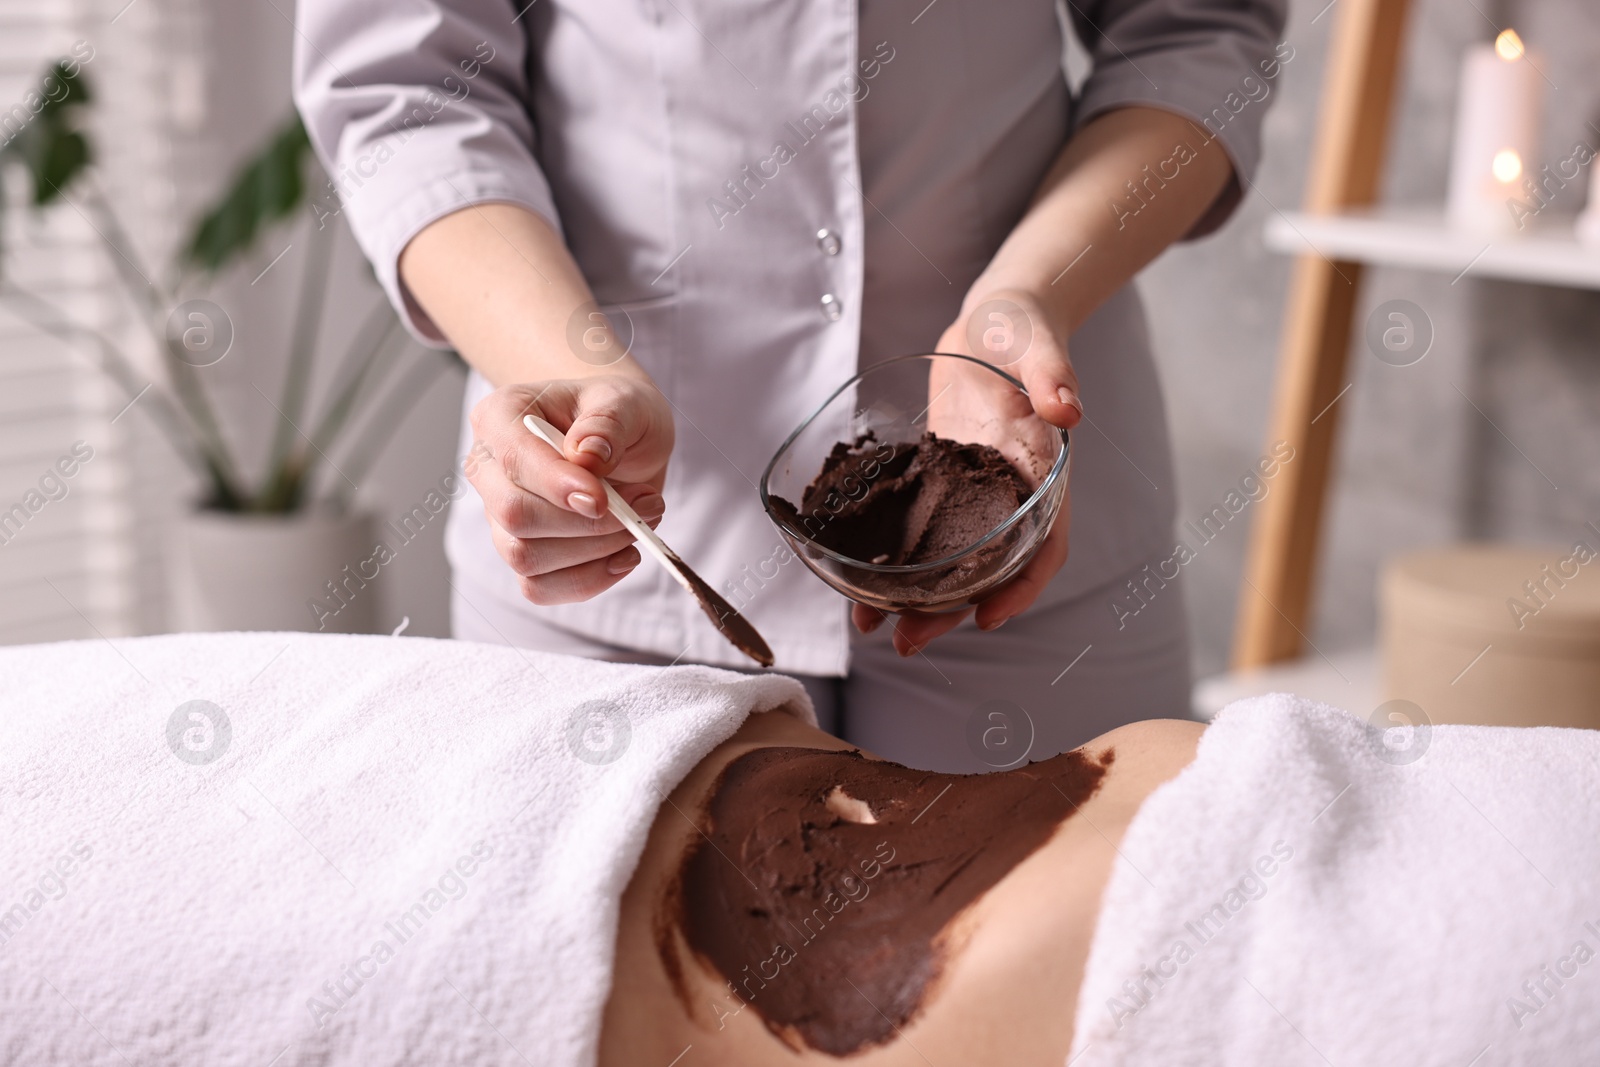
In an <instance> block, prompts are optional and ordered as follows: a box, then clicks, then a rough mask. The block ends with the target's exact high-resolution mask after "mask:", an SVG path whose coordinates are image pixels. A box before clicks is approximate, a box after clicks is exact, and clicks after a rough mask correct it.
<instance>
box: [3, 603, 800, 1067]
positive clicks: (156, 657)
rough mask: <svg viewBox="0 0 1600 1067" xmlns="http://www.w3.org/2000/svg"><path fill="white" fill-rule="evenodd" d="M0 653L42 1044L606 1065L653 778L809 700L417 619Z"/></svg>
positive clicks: (26, 989)
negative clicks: (603, 1045)
mask: <svg viewBox="0 0 1600 1067" xmlns="http://www.w3.org/2000/svg"><path fill="white" fill-rule="evenodd" d="M0 678H3V679H4V680H5V683H4V687H3V688H0V1063H3V1064H19V1065H21V1064H26V1065H28V1067H49V1065H62V1067H66V1065H71V1067H96V1065H101V1064H105V1065H116V1067H126V1065H127V1064H130V1063H135V1064H139V1065H141V1067H153V1065H162V1064H172V1065H180V1064H181V1065H183V1067H199V1065H202V1064H204V1065H205V1067H230V1065H238V1067H268V1065H269V1064H270V1065H274V1067H309V1065H332V1064H341V1065H342V1064H349V1065H360V1067H379V1065H383V1064H399V1063H408V1064H428V1065H429V1067H446V1065H451V1064H462V1065H466V1064H472V1065H474V1067H483V1065H494V1064H507V1065H510V1064H518V1065H523V1067H525V1065H527V1064H538V1065H540V1067H546V1065H562V1067H565V1065H588V1064H592V1063H593V1062H594V1061H595V1056H596V1045H597V1043H598V1038H599V1027H600V1015H601V1010H602V1008H603V1006H604V1003H605V999H606V996H607V994H608V992H609V990H610V982H611V962H612V953H613V948H614V941H615V937H616V925H617V909H618V902H619V900H620V898H621V895H622V890H623V888H624V887H625V886H626V884H627V882H628V879H629V877H630V876H631V874H632V872H633V869H634V867H635V866H636V864H637V862H638V858H639V854H640V852H641V850H642V848H643V845H644V839H645V836H646V833H647V831H648V829H649V826H650V823H651V821H652V819H653V818H654V816H655V813H656V810H657V808H658V807H659V805H660V803H661V797H662V794H663V793H664V792H666V791H670V790H671V789H672V788H673V787H674V786H675V785H677V783H678V782H679V781H681V780H682V778H683V776H684V775H685V774H686V773H687V772H688V770H689V769H690V768H691V767H693V766H694V765H695V763H697V762H698V761H699V760H700V759H701V758H702V757H703V756H705V755H706V754H707V753H708V752H709V751H710V750H711V749H712V748H713V747H715V746H716V745H717V744H718V743H720V742H721V741H723V740H724V739H726V738H727V737H728V736H730V735H731V734H732V733H733V732H734V731H735V730H736V729H737V728H738V726H739V724H740V723H741V722H743V720H744V719H745V717H746V716H747V715H748V714H750V713H751V712H757V711H767V710H772V709H776V708H780V707H784V708H787V709H788V710H789V711H790V712H792V713H793V714H795V715H797V716H800V717H802V718H807V719H810V716H811V710H810V704H809V703H808V702H807V700H806V697H805V694H804V691H803V690H802V688H801V687H800V686H799V684H798V683H796V682H794V681H793V680H792V679H787V678H783V677H781V676H777V675H765V676H745V675H738V674H734V673H730V672H725V671H717V670H711V669H707V668H700V667H681V668H671V669H666V670H661V669H655V668H644V667H628V666H616V665H610V664H604V663H596V662H591V661H587V660H578V659H571V658H568V657H563V656H547V655H538V654H534V653H524V652H521V651H516V650H512V649H507V648H493V647H489V646H484V645H472V644H465V643H460V642H445V641H430V640H419V639H409V638H373V637H337V636H312V635H295V634H251V635H244V634H219V635H207V636H177V637H161V638H145V639H136V640H119V641H116V642H114V643H113V642H106V641H94V642H80V643H71V644H61V645H45V646H35V647H28V648H11V649H4V650H0ZM191 701H206V702H209V703H207V704H191V703H190V702H191ZM217 709H220V714H219V713H218V710H217ZM224 716H225V719H226V721H225V722H224ZM811 721H814V720H811Z"/></svg>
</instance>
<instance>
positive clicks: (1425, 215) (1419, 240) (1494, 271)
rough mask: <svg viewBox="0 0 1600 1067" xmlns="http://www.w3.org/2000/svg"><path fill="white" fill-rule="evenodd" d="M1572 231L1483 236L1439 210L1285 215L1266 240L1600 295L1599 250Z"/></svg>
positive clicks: (1543, 221) (1563, 225)
mask: <svg viewBox="0 0 1600 1067" xmlns="http://www.w3.org/2000/svg"><path fill="white" fill-rule="evenodd" d="M1572 227H1573V220H1572V218H1571V216H1566V217H1562V218H1544V217H1541V218H1539V219H1535V220H1534V222H1533V223H1532V224H1531V225H1530V226H1529V228H1528V232H1527V233H1525V234H1519V235H1517V236H1514V237H1485V236H1482V235H1478V234H1473V233H1471V232H1463V231H1460V230H1455V229H1452V228H1450V227H1449V226H1448V225H1446V224H1445V221H1444V213H1443V212H1442V211H1439V210H1429V209H1426V208H1396V207H1381V208H1370V209H1363V210H1359V211H1355V210H1352V211H1346V212H1341V213H1339V214H1337V215H1307V214H1304V213H1302V212H1280V213H1278V214H1276V215H1274V216H1272V218H1270V219H1269V220H1268V221H1267V225H1266V229H1265V232H1264V233H1263V235H1262V236H1263V240H1264V241H1265V242H1266V245H1267V247H1268V248H1270V249H1271V250H1272V251H1274V252H1284V253H1289V254H1296V255H1298V254H1300V253H1304V252H1312V253H1315V254H1319V255H1323V256H1326V257H1327V258H1329V259H1336V260H1350V261H1353V262H1357V263H1382V264H1387V265H1389V266H1395V267H1413V268H1416V269H1418V270H1431V271H1439V272H1442V273H1446V274H1450V275H1452V276H1454V275H1458V274H1463V273H1465V275H1466V276H1467V277H1469V278H1505V279H1509V280H1511V281H1521V282H1533V283H1537V284H1543V285H1560V286H1566V287H1569V288H1574V289H1600V248H1591V247H1586V246H1584V245H1581V244H1579V243H1578V239H1577V237H1576V236H1575V235H1574V233H1573V228H1572Z"/></svg>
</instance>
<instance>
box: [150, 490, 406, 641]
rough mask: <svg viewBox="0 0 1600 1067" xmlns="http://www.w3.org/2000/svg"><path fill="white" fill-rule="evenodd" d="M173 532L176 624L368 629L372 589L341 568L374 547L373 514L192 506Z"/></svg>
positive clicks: (373, 611) (185, 627)
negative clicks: (175, 542)
mask: <svg viewBox="0 0 1600 1067" xmlns="http://www.w3.org/2000/svg"><path fill="white" fill-rule="evenodd" d="M179 535H180V536H179V544H180V545H181V546H182V551H181V553H180V558H179V559H176V560H174V561H173V564H174V566H173V590H172V592H173V612H174V621H175V623H176V624H177V628H178V629H179V630H182V631H185V632H194V631H215V630H300V631H317V630H322V631H324V632H328V633H371V632H372V630H373V627H374V623H375V620H376V619H377V614H378V613H377V593H378V590H377V588H376V587H375V586H374V585H373V584H372V583H371V582H365V583H363V582H361V580H360V578H359V577H356V578H354V579H353V580H352V578H351V574H350V573H347V572H346V567H350V568H351V570H352V572H353V571H354V568H355V565H357V564H359V563H360V562H361V561H362V560H364V559H366V558H367V557H368V556H370V555H371V554H372V546H373V535H372V516H370V515H367V514H365V513H354V514H345V515H333V514H327V513H319V512H307V513H304V514H296V515H240V514H234V513H231V512H225V511H208V510H196V511H192V512H190V513H189V514H188V515H186V516H184V518H183V519H182V520H181V521H180V529H179ZM330 582H331V583H333V584H334V589H330V588H329V584H328V583H330ZM335 590H337V592H335ZM319 606H320V607H319Z"/></svg>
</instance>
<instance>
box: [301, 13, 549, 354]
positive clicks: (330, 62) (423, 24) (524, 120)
mask: <svg viewBox="0 0 1600 1067" xmlns="http://www.w3.org/2000/svg"><path fill="white" fill-rule="evenodd" d="M516 19H517V8H515V7H513V6H512V5H511V3H510V2H509V0H300V4H299V11H298V13H297V16H296V21H297V28H298V31H299V32H298V33H297V34H296V39H295V53H294V99H295V105H296V106H297V107H298V108H299V110H300V114H301V116H302V118H303V119H304V121H305V125H306V131H307V133H308V134H309V135H310V138H311V143H312V145H313V146H314V148H315V149H316V152H317V155H318V157H319V158H320V159H321V160H322V163H323V166H324V167H325V168H327V171H328V174H329V176H330V178H331V179H332V184H333V187H334V190H336V192H337V205H336V206H337V209H339V210H342V212H343V214H344V216H345V218H346V219H347V220H348V222H349V224H350V228H351V230H352V231H353V232H354V233H355V237H356V241H357V242H358V243H359V244H360V246H361V249H362V251H364V252H365V253H366V255H367V258H368V259H369V260H371V262H372V265H373V268H374V270H375V271H376V272H377V275H378V280H379V282H380V283H381V284H382V285H383V288H384V291H385V292H386V293H387V294H388V296H389V299H390V300H391V301H392V302H393V303H394V306H395V308H396V309H397V310H398V311H399V312H400V314H401V316H402V318H403V319H404V321H405V323H406V325H407V327H408V328H409V329H410V330H411V332H412V333H413V334H415V335H416V336H417V338H418V339H419V340H421V341H423V342H424V343H427V344H431V345H435V346H439V347H443V346H444V345H445V340H444V337H443V335H442V334H441V333H440V331H439V329H438V327H437V326H435V325H434V324H433V322H432V321H431V320H429V318H428V317H427V315H426V314H425V313H424V312H423V311H422V309H421V308H420V307H419V306H418V305H417V303H416V301H415V300H413V299H412V298H411V296H410V294H408V293H407V292H406V290H405V286H404V284H403V283H402V282H401V280H400V277H399V258H400V253H401V252H402V251H403V250H404V249H405V246H406V243H407V242H409V241H410V240H411V238H412V237H414V236H416V234H417V233H418V232H419V231H420V230H422V229H423V228H424V227H425V226H427V225H428V224H429V223H430V222H432V221H434V220H435V219H437V218H440V217H441V216H443V215H447V214H449V213H450V212H452V211H456V210H458V209H460V208H462V207H465V206H467V205H469V204H474V203H483V202H487V201H508V202H511V203H516V204H522V205H524V206H526V207H528V208H530V209H532V210H533V211H536V212H538V213H539V214H540V215H542V216H543V217H544V218H546V219H547V220H548V221H549V222H550V223H551V225H553V226H555V227H557V230H558V232H559V229H560V220H559V218H558V217H557V214H556V210H555V204H554V202H553V200H552V199H551V195H550V186H549V183H548V182H547V181H546V180H545V176H544V173H543V172H542V171H541V170H540V168H539V164H538V162H537V160H536V159H535V155H534V144H535V142H534V137H535V130H534V128H533V123H532V120H531V119H530V117H529V109H528V105H527V98H528V97H527V89H528V86H527V78H528V73H527V71H528V66H527V54H526V53H527V48H528V44H527V37H526V35H525V34H524V32H523V30H522V26H521V23H520V22H519V21H516ZM318 193H321V191H318ZM331 199H332V198H331V197H327V196H323V195H314V197H313V203H314V204H315V203H316V202H317V201H319V200H320V201H323V202H324V203H325V204H328V202H329V201H331ZM334 209H335V206H333V205H331V204H330V205H329V206H327V207H326V208H325V210H326V211H332V210H334ZM317 214H318V217H319V220H320V219H321V218H323V217H325V216H324V213H323V211H317Z"/></svg>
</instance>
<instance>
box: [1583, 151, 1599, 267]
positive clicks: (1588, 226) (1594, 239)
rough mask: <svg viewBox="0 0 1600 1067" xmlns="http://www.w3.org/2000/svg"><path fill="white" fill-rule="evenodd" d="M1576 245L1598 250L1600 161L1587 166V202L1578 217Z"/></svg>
mask: <svg viewBox="0 0 1600 1067" xmlns="http://www.w3.org/2000/svg"><path fill="white" fill-rule="evenodd" d="M1577 229H1578V243H1579V244H1582V245H1587V246H1588V247H1590V248H1600V161H1596V162H1593V163H1590V164H1589V202H1588V204H1587V205H1586V206H1585V207H1584V209H1583V214H1582V215H1579V216H1578V227H1577Z"/></svg>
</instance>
